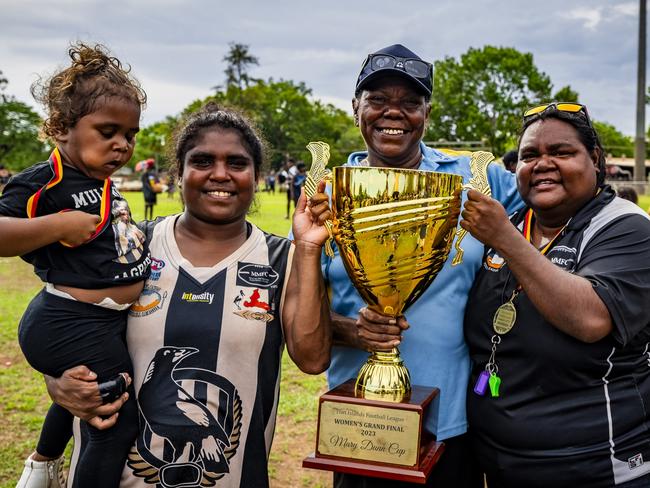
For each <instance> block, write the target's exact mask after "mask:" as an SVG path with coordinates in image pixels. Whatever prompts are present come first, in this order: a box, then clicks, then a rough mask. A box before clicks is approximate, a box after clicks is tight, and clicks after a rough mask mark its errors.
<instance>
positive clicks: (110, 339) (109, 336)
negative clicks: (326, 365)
mask: <svg viewBox="0 0 650 488" xmlns="http://www.w3.org/2000/svg"><path fill="white" fill-rule="evenodd" d="M69 55H70V58H71V60H72V63H71V65H70V66H69V67H67V68H66V69H64V70H62V71H60V72H58V73H56V74H55V75H53V76H52V77H51V78H50V79H49V80H47V81H46V82H44V83H43V82H38V83H37V84H35V85H34V86H33V87H32V93H33V94H34V96H35V98H36V99H37V100H38V101H40V102H42V103H43V105H44V106H45V109H46V111H47V114H48V118H47V119H46V120H45V122H44V123H43V128H42V131H43V133H44V134H45V135H46V136H47V138H48V139H50V140H51V141H52V142H53V143H54V144H55V146H56V147H55V149H54V151H53V152H52V155H51V156H50V159H49V161H46V162H43V163H38V164H35V165H34V166H32V167H30V168H28V169H26V170H25V171H23V172H21V173H19V174H17V175H16V176H14V177H13V178H12V179H11V181H10V182H9V183H8V184H7V186H6V187H5V190H4V193H3V194H2V196H1V197H0V236H2V239H0V254H1V255H2V256H21V257H22V258H23V259H24V260H25V261H27V262H29V263H30V264H32V265H33V266H34V271H35V273H36V274H37V275H38V276H39V278H41V280H43V281H44V282H45V288H44V289H43V290H41V291H40V293H38V295H36V297H35V298H34V299H33V300H32V301H31V303H30V304H29V305H28V307H27V310H26V311H25V313H24V315H23V317H22V319H21V321H20V326H19V332H18V336H19V342H20V346H21V348H22V350H23V353H24V354H25V357H26V358H27V361H28V362H29V363H30V364H31V365H32V366H33V367H34V368H35V369H37V370H38V371H40V372H41V373H44V374H47V375H50V376H60V375H61V373H62V372H63V371H64V370H65V369H67V368H69V367H71V366H75V365H78V364H85V365H86V366H87V367H88V368H90V370H92V371H94V372H95V373H96V374H97V381H98V382H99V383H100V393H101V394H102V398H103V399H104V400H105V401H112V400H114V399H116V398H117V397H119V396H120V395H122V394H123V393H124V392H126V391H127V388H126V382H125V380H124V378H123V377H122V376H121V375H120V373H122V372H127V373H129V374H132V366H131V360H130V358H129V354H128V351H127V349H126V345H125V342H124V334H125V329H126V317H127V315H126V314H127V308H128V307H129V305H130V304H131V303H132V302H134V301H135V300H136V298H137V297H138V296H139V294H140V291H141V290H142V286H143V282H144V280H145V279H146V278H147V276H148V274H149V263H150V261H151V258H150V255H149V250H148V248H147V245H146V242H145V238H144V235H143V233H142V232H141V231H139V230H138V229H137V227H135V224H134V223H133V220H132V219H131V216H130V211H129V209H128V205H127V204H126V200H124V199H123V198H122V196H121V195H120V193H119V192H118V191H117V189H116V188H115V187H114V186H113V184H112V183H111V180H110V176H111V175H112V174H113V173H114V172H115V171H116V170H118V169H119V168H121V167H122V166H124V165H125V164H126V163H127V162H128V161H129V159H130V158H131V156H132V154H133V149H134V145H135V135H136V133H137V132H138V130H139V120H140V110H141V107H142V106H143V105H144V103H145V101H146V95H145V93H144V91H143V90H142V89H141V88H140V85H139V84H138V82H137V81H136V80H134V79H133V78H132V77H131V76H130V75H129V69H125V68H123V67H122V64H121V63H120V61H119V60H118V59H116V58H114V57H111V56H110V55H109V54H108V53H107V51H106V49H105V48H104V47H103V46H99V45H98V46H95V47H89V46H87V45H84V44H82V43H78V44H76V45H73V46H71V48H70V50H69ZM129 390H130V388H129ZM131 398H134V396H133V395H132V394H131ZM71 425H72V417H71V416H70V415H69V414H67V411H65V410H64V409H62V407H58V406H56V405H53V406H52V407H51V408H50V411H49V412H48V416H47V417H46V420H45V424H44V426H43V431H42V432H41V438H40V439H39V444H38V447H37V450H36V452H35V453H34V454H32V456H30V458H29V459H28V460H27V462H26V463H25V471H24V472H23V476H22V477H21V480H20V481H19V482H18V487H21V488H23V487H25V488H27V487H28V488H35V487H37V486H38V487H41V486H43V487H58V486H60V483H61V480H60V477H58V476H57V471H58V472H60V469H61V464H62V462H61V458H62V454H63V451H64V449H65V445H66V444H67V442H68V440H69V439H70V435H71ZM83 429H84V431H85V432H86V434H87V435H88V438H89V442H88V446H87V448H86V449H85V450H84V452H83V453H82V454H81V458H80V459H79V461H78V465H79V469H78V470H77V471H76V473H75V479H74V482H73V484H72V486H73V487H84V488H85V487H88V486H93V487H116V486H118V484H119V475H120V472H121V466H123V464H124V462H125V459H126V455H127V453H128V450H129V449H130V447H131V445H132V442H133V440H134V438H135V435H136V433H137V408H136V405H135V400H133V399H131V400H129V401H128V402H127V403H126V404H125V405H124V407H123V408H122V409H121V410H120V418H119V420H118V422H117V424H116V425H115V426H114V427H113V428H110V429H107V430H98V429H96V428H94V427H92V426H91V425H90V424H84V425H83ZM55 478H56V479H55Z"/></svg>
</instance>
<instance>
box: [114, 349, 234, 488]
mask: <svg viewBox="0 0 650 488" xmlns="http://www.w3.org/2000/svg"><path fill="white" fill-rule="evenodd" d="M198 352H199V350H198V349H196V348H194V347H176V346H165V347H162V348H160V349H158V350H157V351H156V353H155V355H154V357H153V359H152V360H151V362H150V363H149V367H148V368H147V372H146V373H145V376H144V380H143V381H142V386H141V387H140V391H139V393H138V409H139V413H140V420H141V425H143V426H144V428H142V429H141V432H140V434H139V435H138V437H137V439H136V444H135V446H134V447H133V448H132V449H131V452H130V453H129V455H128V458H127V465H128V466H129V468H130V469H131V470H133V474H134V475H135V476H137V477H140V478H144V481H145V482H146V483H147V484H152V485H158V486H162V487H165V488H172V487H174V488H177V487H182V486H186V487H189V486H214V485H215V482H216V481H217V480H219V479H220V478H223V477H224V476H225V475H226V474H227V473H229V472H230V460H231V458H232V457H233V456H234V455H235V454H236V452H237V449H238V448H239V443H240V436H241V426H242V411H243V408H242V401H241V398H240V397H239V392H238V391H237V389H236V388H235V386H234V385H233V384H232V383H231V382H230V381H228V380H227V379H226V378H224V377H223V376H219V375H218V374H216V373H215V372H214V371H209V370H207V369H202V368H192V367H179V364H180V363H181V362H182V361H183V360H184V359H185V358H187V357H188V356H191V355H192V354H195V353H198ZM197 392H200V394H197Z"/></svg>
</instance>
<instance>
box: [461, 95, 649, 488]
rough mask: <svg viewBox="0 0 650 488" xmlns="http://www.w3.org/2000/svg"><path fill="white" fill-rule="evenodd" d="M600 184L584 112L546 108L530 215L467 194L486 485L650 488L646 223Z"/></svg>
mask: <svg viewBox="0 0 650 488" xmlns="http://www.w3.org/2000/svg"><path fill="white" fill-rule="evenodd" d="M604 176H605V159H604V155H603V149H602V146H601V144H600V141H599V139H598V135H597V133H596V131H595V130H594V128H593V126H592V124H591V122H590V120H589V117H588V114H587V110H586V108H585V107H584V106H582V105H579V104H567V103H552V104H548V105H543V106H540V107H536V108H534V109H531V110H529V111H528V112H526V114H525V116H524V127H523V132H522V135H521V139H520V142H519V162H518V165H517V182H518V188H519V192H520V193H521V196H522V198H523V200H524V201H525V203H526V205H527V206H526V208H524V209H523V210H521V211H519V212H517V213H516V214H514V215H513V216H512V217H511V218H510V221H509V220H508V218H507V216H506V213H505V211H504V210H503V208H502V207H501V205H500V204H499V203H498V202H496V201H495V200H492V199H490V198H489V197H486V196H483V195H481V194H479V193H478V192H475V191H470V192H469V195H468V202H467V204H466V206H465V209H464V211H463V214H462V215H463V219H464V220H463V221H462V222H461V226H462V227H463V228H465V229H467V230H468V231H470V232H471V233H472V235H474V237H476V238H477V239H479V240H481V241H482V242H483V243H485V245H486V252H485V255H484V261H483V267H482V269H481V271H480V272H479V274H478V275H477V278H476V281H475V283H474V287H473V289H472V292H471V293H470V297H469V301H468V303H467V311H466V315H465V335H466V339H467V342H468V345H469V348H470V354H471V357H472V360H473V370H472V377H471V382H470V386H469V389H470V391H469V393H468V397H467V398H468V400H467V407H468V418H469V421H470V425H471V428H472V429H473V433H474V445H475V448H476V451H477V454H478V458H479V460H480V462H481V465H482V468H483V470H484V471H485V473H486V475H487V481H488V485H489V486H490V488H494V487H523V486H526V487H534V486H540V487H550V486H552V487H564V486H566V487H569V486H570V487H577V486H588V487H612V486H624V487H626V488H629V487H637V486H650V432H649V430H648V420H649V413H648V412H650V409H649V408H648V407H650V354H649V348H648V343H649V341H650V327H649V325H650V219H649V218H648V216H647V215H645V214H644V212H642V211H641V210H640V209H639V208H638V207H637V206H636V205H633V204H632V203H630V202H628V201H625V200H623V199H620V198H618V197H616V195H615V193H614V192H613V190H612V189H611V188H610V187H609V186H608V185H606V184H605V183H604Z"/></svg>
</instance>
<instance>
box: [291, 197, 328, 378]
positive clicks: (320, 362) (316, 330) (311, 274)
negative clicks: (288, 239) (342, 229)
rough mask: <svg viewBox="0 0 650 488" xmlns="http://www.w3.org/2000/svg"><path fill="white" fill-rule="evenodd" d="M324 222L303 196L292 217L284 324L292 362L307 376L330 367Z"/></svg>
mask: <svg viewBox="0 0 650 488" xmlns="http://www.w3.org/2000/svg"><path fill="white" fill-rule="evenodd" d="M325 218H326V216H323V219H322V220H321V222H320V223H319V222H318V219H317V218H316V219H314V218H312V215H311V213H310V211H309V210H308V209H306V199H305V195H304V192H303V194H302V195H301V196H300V199H299V200H298V206H297V207H296V211H295V213H294V217H293V234H294V238H295V241H294V242H295V250H294V255H293V261H292V264H291V271H290V274H289V281H288V284H287V290H286V292H285V301H284V307H283V309H282V322H283V326H284V335H285V340H286V343H287V351H288V352H289V355H290V356H291V359H293V361H294V362H295V363H296V365H297V366H298V367H299V368H300V369H301V370H302V371H304V372H305V373H310V374H318V373H321V372H323V371H325V369H327V367H328V366H329V361H330V351H331V347H332V329H331V322H330V315H329V302H328V300H327V293H326V290H325V283H324V282H323V277H322V274H321V270H320V257H321V252H322V245H323V243H324V242H325V240H326V239H327V237H328V233H327V230H326V229H325V227H324V226H323V225H322V222H323V221H324V219H325Z"/></svg>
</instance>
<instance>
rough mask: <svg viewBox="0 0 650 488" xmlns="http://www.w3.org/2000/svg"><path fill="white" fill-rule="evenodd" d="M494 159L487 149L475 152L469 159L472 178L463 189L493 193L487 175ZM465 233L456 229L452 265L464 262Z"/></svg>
mask: <svg viewBox="0 0 650 488" xmlns="http://www.w3.org/2000/svg"><path fill="white" fill-rule="evenodd" d="M492 161H494V156H493V155H492V153H489V152H487V151H476V152H473V153H472V156H471V159H470V161H469V168H470V170H471V171H472V178H471V179H470V180H469V184H467V185H463V190H469V189H473V190H476V191H480V192H481V193H483V194H484V195H487V196H490V195H492V189H491V188H490V182H489V181H488V176H487V168H488V166H489V165H490V163H491V162H492ZM465 235H467V231H466V230H465V229H463V228H462V227H459V228H458V230H457V231H456V244H455V245H454V249H455V250H456V255H455V256H454V259H453V260H452V261H451V265H452V266H457V265H459V264H460V263H462V262H463V254H465V251H464V250H463V249H462V248H461V247H460V243H461V242H462V240H463V238H464V237H465Z"/></svg>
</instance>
